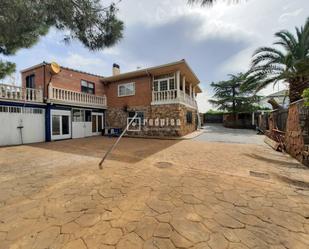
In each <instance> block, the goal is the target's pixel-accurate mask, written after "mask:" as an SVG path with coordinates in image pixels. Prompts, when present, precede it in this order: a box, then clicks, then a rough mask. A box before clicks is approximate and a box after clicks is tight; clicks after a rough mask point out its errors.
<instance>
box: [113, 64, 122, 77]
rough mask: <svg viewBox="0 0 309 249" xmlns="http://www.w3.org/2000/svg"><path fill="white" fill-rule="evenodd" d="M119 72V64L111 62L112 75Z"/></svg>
mask: <svg viewBox="0 0 309 249" xmlns="http://www.w3.org/2000/svg"><path fill="white" fill-rule="evenodd" d="M119 74H120V66H119V65H118V64H116V63H114V64H113V76H115V75H119Z"/></svg>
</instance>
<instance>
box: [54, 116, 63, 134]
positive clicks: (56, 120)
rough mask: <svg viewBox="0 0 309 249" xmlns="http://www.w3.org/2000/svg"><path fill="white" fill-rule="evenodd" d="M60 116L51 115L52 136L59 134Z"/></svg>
mask: <svg viewBox="0 0 309 249" xmlns="http://www.w3.org/2000/svg"><path fill="white" fill-rule="evenodd" d="M60 117H61V116H60V115H53V117H52V127H53V131H52V133H53V136H57V135H60Z"/></svg>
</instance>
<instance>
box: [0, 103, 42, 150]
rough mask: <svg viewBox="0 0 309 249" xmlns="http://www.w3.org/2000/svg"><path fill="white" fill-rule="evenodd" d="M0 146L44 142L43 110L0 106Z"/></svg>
mask: <svg viewBox="0 0 309 249" xmlns="http://www.w3.org/2000/svg"><path fill="white" fill-rule="evenodd" d="M0 124H1V125H0V146H5V145H17V144H28V143H36V142H43V141H45V110H44V109H43V108H30V107H15V106H0Z"/></svg>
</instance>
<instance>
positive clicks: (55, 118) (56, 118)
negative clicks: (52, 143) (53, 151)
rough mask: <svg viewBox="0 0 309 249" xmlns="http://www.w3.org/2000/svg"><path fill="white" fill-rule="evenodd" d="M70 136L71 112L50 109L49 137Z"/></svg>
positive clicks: (60, 137)
mask: <svg viewBox="0 0 309 249" xmlns="http://www.w3.org/2000/svg"><path fill="white" fill-rule="evenodd" d="M68 138H71V112H70V111H62V110H51V139H52V140H60V139H68Z"/></svg>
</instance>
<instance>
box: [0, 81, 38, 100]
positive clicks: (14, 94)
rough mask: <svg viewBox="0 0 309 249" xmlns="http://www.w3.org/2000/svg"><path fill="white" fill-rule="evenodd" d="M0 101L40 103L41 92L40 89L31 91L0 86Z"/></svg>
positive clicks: (6, 85)
mask: <svg viewBox="0 0 309 249" xmlns="http://www.w3.org/2000/svg"><path fill="white" fill-rule="evenodd" d="M0 100H4V101H22V102H37V103H42V102H43V91H42V89H40V88H39V89H33V88H24V87H20V86H14V85H8V84H0Z"/></svg>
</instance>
